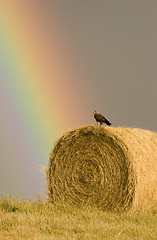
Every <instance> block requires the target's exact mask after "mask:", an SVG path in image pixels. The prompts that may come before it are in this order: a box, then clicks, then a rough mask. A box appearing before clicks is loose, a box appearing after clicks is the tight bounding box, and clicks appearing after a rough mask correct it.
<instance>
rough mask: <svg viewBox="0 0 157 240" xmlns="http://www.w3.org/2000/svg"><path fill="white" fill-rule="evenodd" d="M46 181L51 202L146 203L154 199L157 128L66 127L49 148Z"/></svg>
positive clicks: (120, 205) (123, 206)
mask: <svg viewBox="0 0 157 240" xmlns="http://www.w3.org/2000/svg"><path fill="white" fill-rule="evenodd" d="M47 181H48V194H49V199H50V201H52V202H56V201H70V202H73V203H75V204H79V205H92V206H96V207H100V208H101V209H104V210H118V209H123V210H127V209H129V208H130V207H132V208H134V209H135V208H141V207H146V206H147V207H149V206H150V205H151V202H153V201H156V200H157V193H156V186H157V133H154V132H150V131H148V130H140V129H129V128H112V127H105V128H103V127H97V126H85V127H80V128H77V129H74V130H73V131H69V132H66V133H65V134H64V135H63V136H62V137H61V138H60V139H59V140H58V141H57V143H56V145H55V147H54V149H53V150H52V152H51V155H50V163H49V168H48V169H47Z"/></svg>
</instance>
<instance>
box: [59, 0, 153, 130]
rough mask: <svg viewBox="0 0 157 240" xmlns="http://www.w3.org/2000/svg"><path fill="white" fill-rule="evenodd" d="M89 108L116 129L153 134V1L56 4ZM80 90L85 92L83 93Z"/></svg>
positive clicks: (91, 0)
mask: <svg viewBox="0 0 157 240" xmlns="http://www.w3.org/2000/svg"><path fill="white" fill-rule="evenodd" d="M55 3H56V12H57V17H58V19H60V28H61V31H63V33H64V36H66V38H65V39H66V44H69V45H70V46H71V49H72V51H73V58H74V61H76V64H77V66H78V69H80V71H82V73H83V78H82V79H80V81H82V83H83V84H84V86H85V90H86V89H88V92H84V94H87V95H90V96H88V97H89V98H90V104H91V105H90V104H89V105H90V106H89V109H90V110H92V108H93V106H94V107H95V108H96V109H97V110H98V111H100V112H102V113H103V114H105V115H106V117H108V118H109V119H111V121H112V122H113V124H114V125H115V126H131V127H141V128H148V129H150V130H154V131H156V130H157V126H156V119H157V114H156V89H157V66H156V65H157V1H155V0H151V1H148V0H131V1H128V0H127V1H126V0H119V1H115V0H114V1H113V0H109V1H108V0H103V1H100V0H98V1H94V0H88V1H87V0H85V1H82V0H79V1H73V0H68V1H62V0H59V1H55ZM83 91H84V90H83Z"/></svg>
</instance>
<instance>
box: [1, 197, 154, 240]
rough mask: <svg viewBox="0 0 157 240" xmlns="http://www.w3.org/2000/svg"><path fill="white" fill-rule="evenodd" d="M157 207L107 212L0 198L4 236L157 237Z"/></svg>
mask: <svg viewBox="0 0 157 240" xmlns="http://www.w3.org/2000/svg"><path fill="white" fill-rule="evenodd" d="M156 209H157V208H156V207H155V206H154V207H153V208H152V209H150V210H149V211H148V210H142V211H140V210H139V211H136V212H127V213H126V212H123V213H122V212H121V213H120V212H119V213H116V212H104V211H102V210H99V209H97V208H91V207H82V208H79V207H77V206H75V205H70V204H61V203H60V204H59V203H58V204H50V203H48V202H47V201H46V200H44V199H41V198H39V199H38V201H36V202H34V201H26V200H15V199H13V198H11V197H5V198H1V199H0V239H3V240H5V239H10V240H13V239H14V240H18V239H19V240H22V239H30V240H32V239H33V240H39V239H44V240H46V239H47V240H48V239H52V240H53V239H54V240H56V239H58V240H63V239H69V240H75V239H77V240H81V239H85V240H91V239H95V240H98V239H100V240H101V239H105V240H107V239H110V240H111V239H114V240H116V239H118V240H120V239H121V240H124V239H126V240H133V239H134V240H135V239H136V240H144V239H145V240H151V239H154V240H156V239H157V210H156Z"/></svg>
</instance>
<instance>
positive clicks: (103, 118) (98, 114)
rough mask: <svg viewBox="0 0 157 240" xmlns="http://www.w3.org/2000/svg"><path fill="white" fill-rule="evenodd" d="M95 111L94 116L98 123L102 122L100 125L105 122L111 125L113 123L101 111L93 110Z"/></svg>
mask: <svg viewBox="0 0 157 240" xmlns="http://www.w3.org/2000/svg"><path fill="white" fill-rule="evenodd" d="M93 113H94V118H95V120H96V121H97V124H98V123H100V127H101V125H102V124H103V123H106V124H107V125H108V126H110V125H111V123H110V122H109V121H108V120H107V119H106V118H105V117H104V116H103V115H101V114H100V113H99V112H97V111H93Z"/></svg>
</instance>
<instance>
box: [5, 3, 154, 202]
mask: <svg viewBox="0 0 157 240" xmlns="http://www.w3.org/2000/svg"><path fill="white" fill-rule="evenodd" d="M156 11H157V1H155V0H151V1H147V0H132V1H126V0H119V1H116V0H98V1H94V0H79V1H75V0H66V1H64V0H53V1H51V0H44V1H42V0H38V1H37V0H23V1H20V0H14V1H9V0H2V1H1V3H0V112H1V114H0V195H6V194H12V195H13V196H20V197H22V198H27V199H36V198H37V196H38V194H46V187H47V185H46V179H45V170H44V169H45V167H47V166H48V163H49V154H50V151H51V150H52V149H53V146H54V144H55V142H56V141H57V139H58V138H59V137H60V136H61V135H62V134H63V133H64V132H65V131H67V130H71V129H74V128H77V127H79V126H84V125H89V124H96V123H95V120H94V118H93V113H92V111H93V110H97V111H99V112H100V113H102V114H103V115H104V116H105V117H106V118H107V119H108V120H109V121H110V122H111V123H112V125H113V127H119V126H123V127H138V128H143V129H149V130H151V131H155V132H156V131H157V125H156V119H157V113H156V89H157V67H156V63H157V28H156V23H157V14H156Z"/></svg>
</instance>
